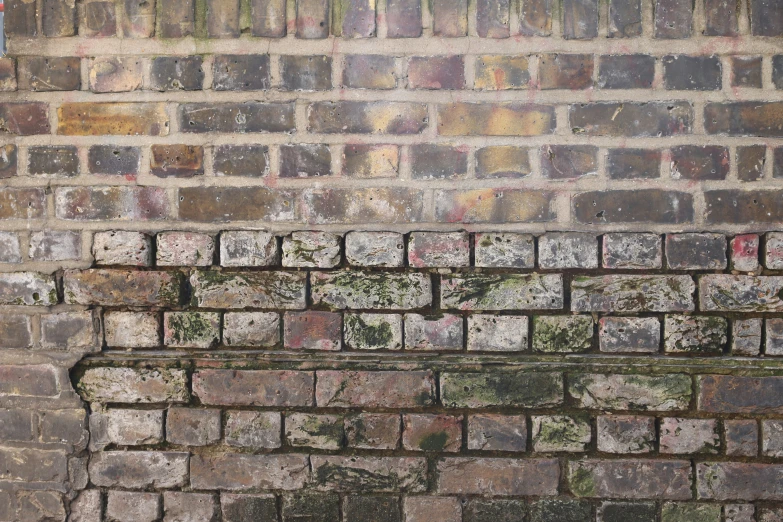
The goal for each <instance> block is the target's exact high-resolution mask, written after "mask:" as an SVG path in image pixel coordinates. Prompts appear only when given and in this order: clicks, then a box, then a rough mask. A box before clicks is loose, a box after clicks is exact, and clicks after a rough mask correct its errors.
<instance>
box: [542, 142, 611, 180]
mask: <svg viewBox="0 0 783 522" xmlns="http://www.w3.org/2000/svg"><path fill="white" fill-rule="evenodd" d="M540 154H541V174H542V175H543V176H544V177H545V178H548V179H554V180H560V179H577V178H581V177H584V176H594V175H596V174H597V173H598V160H597V155H598V147H595V146H593V145H544V146H542V147H541V151H540Z"/></svg>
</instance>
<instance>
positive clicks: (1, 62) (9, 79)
mask: <svg viewBox="0 0 783 522" xmlns="http://www.w3.org/2000/svg"><path fill="white" fill-rule="evenodd" d="M16 89H17V82H16V59H15V58H9V57H5V56H4V57H0V91H15V90H16Z"/></svg>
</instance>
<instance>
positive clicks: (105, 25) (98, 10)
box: [79, 1, 117, 38]
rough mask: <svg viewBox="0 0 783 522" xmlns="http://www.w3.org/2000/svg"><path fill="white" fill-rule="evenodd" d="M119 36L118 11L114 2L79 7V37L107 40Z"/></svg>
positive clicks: (95, 2) (87, 4)
mask: <svg viewBox="0 0 783 522" xmlns="http://www.w3.org/2000/svg"><path fill="white" fill-rule="evenodd" d="M116 34H117V11H116V6H115V4H114V2H103V1H92V2H84V3H83V4H81V5H80V6H79V35H80V36H86V37H88V38H105V37H107V36H115V35H116Z"/></svg>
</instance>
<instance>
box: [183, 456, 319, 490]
mask: <svg viewBox="0 0 783 522" xmlns="http://www.w3.org/2000/svg"><path fill="white" fill-rule="evenodd" d="M309 476H310V467H309V466H308V458H307V455H297V454H286V455H247V454H241V453H225V454H222V455H221V454H217V455H210V456H193V458H192V459H191V462H190V485H191V487H192V488H194V489H207V490H209V489H220V490H225V491H249V490H259V489H260V490H264V489H276V490H283V491H293V490H297V489H302V488H303V487H304V485H305V482H306V481H307V480H308V478H309Z"/></svg>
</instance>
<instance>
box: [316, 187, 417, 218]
mask: <svg viewBox="0 0 783 522" xmlns="http://www.w3.org/2000/svg"><path fill="white" fill-rule="evenodd" d="M302 200H303V207H304V211H303V213H304V215H303V219H304V220H305V221H307V222H308V223H312V224H334V223H339V224H353V223H357V224H358V223H366V222H383V223H386V224H388V225H391V224H395V223H406V224H407V223H418V222H420V221H424V195H423V192H422V191H421V190H418V189H411V188H403V187H377V188H364V189H346V188H326V189H308V190H305V191H304V193H303V195H302Z"/></svg>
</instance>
